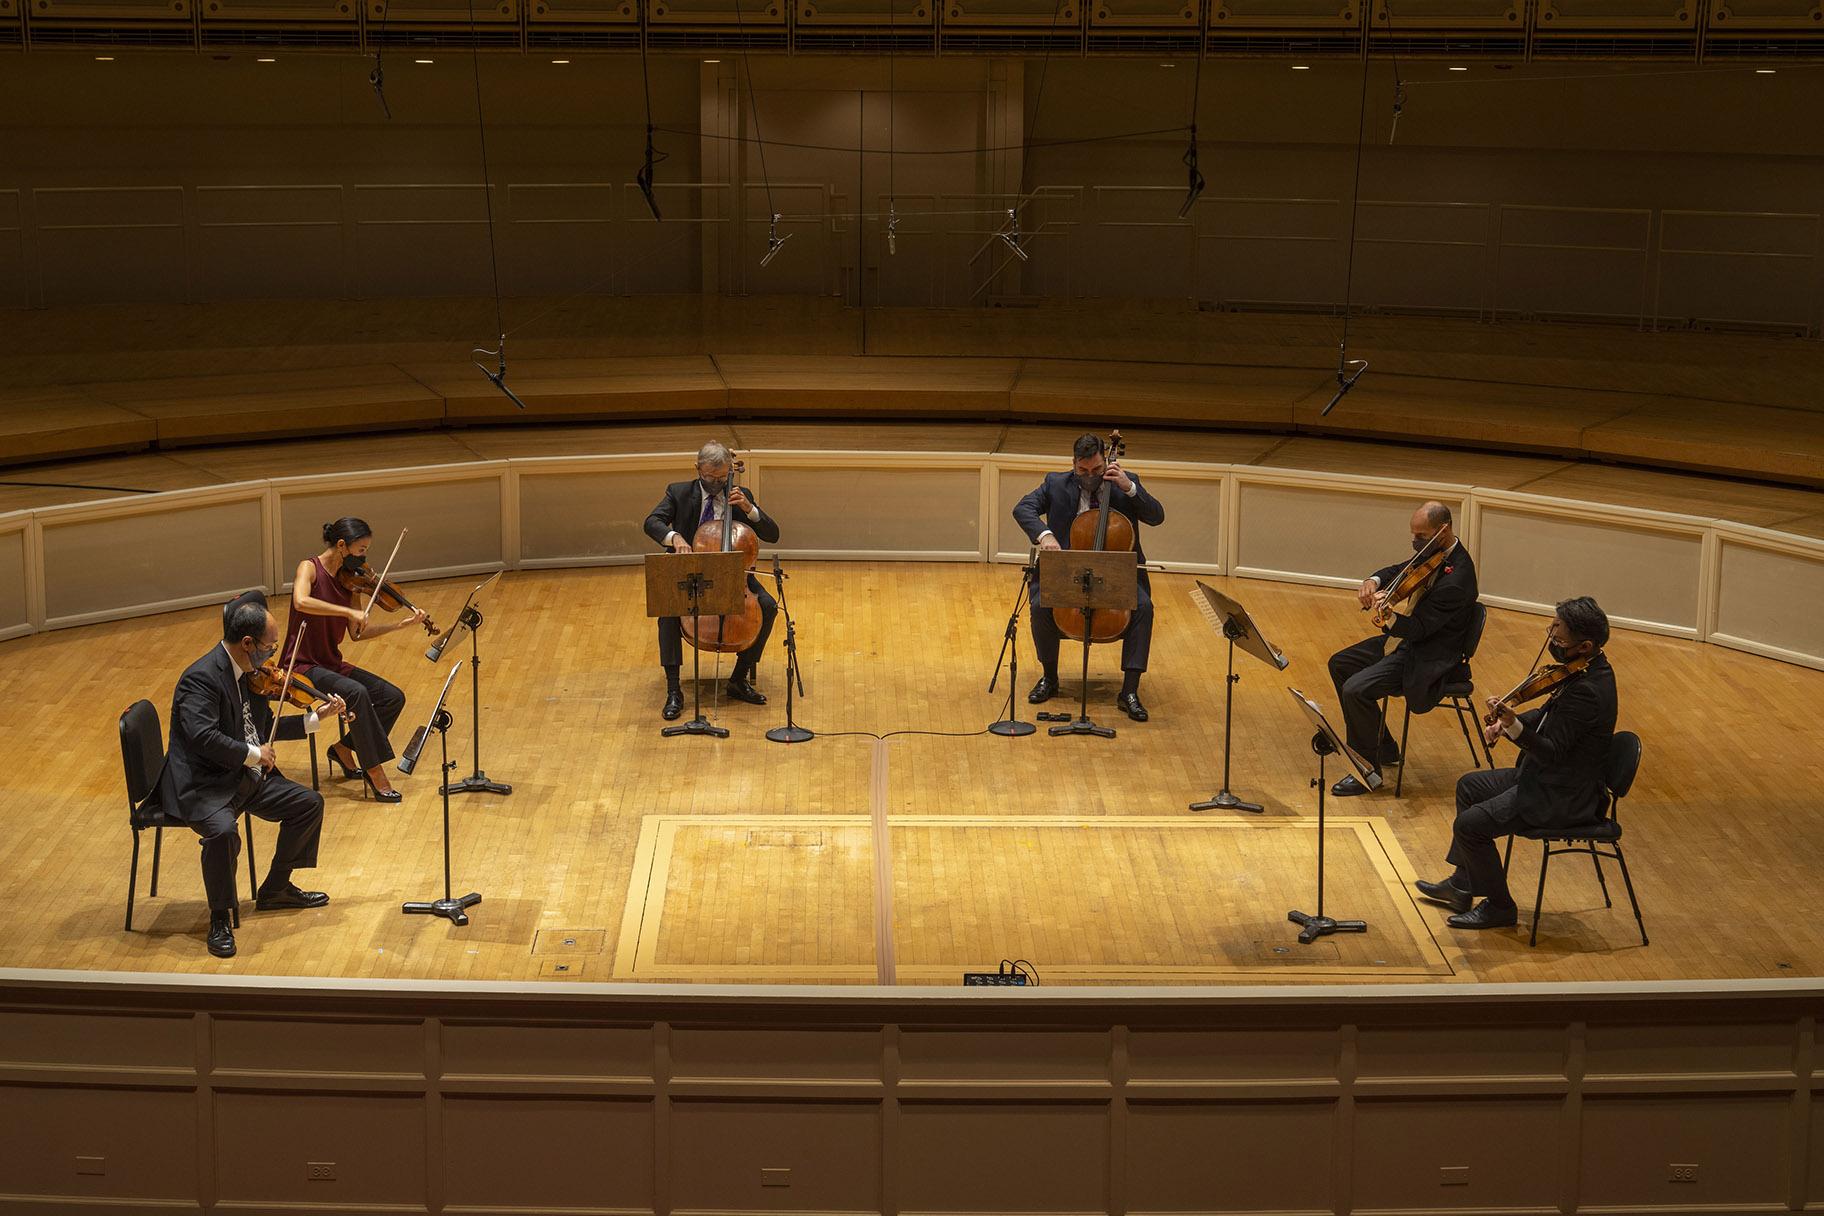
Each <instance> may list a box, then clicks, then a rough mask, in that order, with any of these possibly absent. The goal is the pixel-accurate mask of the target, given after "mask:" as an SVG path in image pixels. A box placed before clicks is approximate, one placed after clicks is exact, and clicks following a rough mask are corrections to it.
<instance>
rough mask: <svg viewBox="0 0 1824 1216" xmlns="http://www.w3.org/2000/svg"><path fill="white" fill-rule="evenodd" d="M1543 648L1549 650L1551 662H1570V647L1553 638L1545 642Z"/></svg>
mask: <svg viewBox="0 0 1824 1216" xmlns="http://www.w3.org/2000/svg"><path fill="white" fill-rule="evenodd" d="M1545 648H1546V650H1547V651H1549V652H1550V653H1551V656H1552V662H1554V663H1568V662H1570V659H1571V650H1572V647H1569V646H1566V645H1564V644H1562V643H1560V642H1559V641H1558V640H1557V639H1555V638H1554V639H1553V640H1552V641H1550V642H1547V643H1546V644H1545Z"/></svg>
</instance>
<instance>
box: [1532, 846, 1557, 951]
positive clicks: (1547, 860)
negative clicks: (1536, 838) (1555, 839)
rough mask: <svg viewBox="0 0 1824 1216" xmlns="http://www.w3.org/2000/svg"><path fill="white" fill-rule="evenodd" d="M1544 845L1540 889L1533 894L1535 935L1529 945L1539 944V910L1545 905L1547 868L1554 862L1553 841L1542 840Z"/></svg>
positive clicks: (1540, 855)
mask: <svg viewBox="0 0 1824 1216" xmlns="http://www.w3.org/2000/svg"><path fill="white" fill-rule="evenodd" d="M1541 844H1543V845H1544V847H1543V848H1542V849H1541V850H1540V852H1539V890H1538V891H1537V892H1536V893H1535V894H1534V895H1533V935H1532V936H1531V937H1529V938H1527V940H1526V944H1527V945H1529V946H1537V945H1538V944H1539V912H1540V910H1541V909H1543V908H1544V907H1545V870H1546V867H1547V866H1549V865H1551V864H1552V842H1551V841H1549V840H1546V841H1542V842H1541Z"/></svg>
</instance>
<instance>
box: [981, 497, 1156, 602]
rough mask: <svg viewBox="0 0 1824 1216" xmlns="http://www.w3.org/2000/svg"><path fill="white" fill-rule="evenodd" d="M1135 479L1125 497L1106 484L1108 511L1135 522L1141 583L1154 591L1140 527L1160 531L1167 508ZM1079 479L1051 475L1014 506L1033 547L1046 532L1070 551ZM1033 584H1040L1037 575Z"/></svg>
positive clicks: (1016, 515)
mask: <svg viewBox="0 0 1824 1216" xmlns="http://www.w3.org/2000/svg"><path fill="white" fill-rule="evenodd" d="M1128 477H1130V478H1132V479H1133V483H1134V492H1133V493H1132V494H1123V493H1122V492H1121V490H1120V488H1119V487H1118V486H1116V485H1114V484H1113V483H1107V482H1105V483H1104V484H1103V489H1104V492H1105V493H1107V494H1110V495H1112V497H1110V498H1109V500H1108V509H1109V510H1111V511H1119V512H1121V514H1123V515H1125V516H1127V517H1128V518H1129V519H1131V520H1133V521H1134V558H1135V560H1136V561H1138V562H1139V563H1140V570H1139V574H1138V581H1139V584H1140V586H1142V587H1144V588H1146V589H1147V591H1148V592H1151V591H1152V586H1153V585H1152V580H1150V579H1148V578H1147V577H1146V549H1145V548H1144V547H1143V546H1142V545H1141V544H1140V525H1141V524H1151V525H1152V526H1154V527H1158V526H1159V525H1160V524H1162V523H1164V522H1165V508H1164V507H1163V506H1162V505H1160V502H1159V500H1158V499H1157V498H1154V497H1153V496H1152V495H1151V494H1148V493H1147V492H1146V487H1145V486H1143V485H1141V484H1140V479H1139V478H1138V477H1135V476H1134V474H1133V473H1132V472H1131V471H1129V473H1128ZM1080 484H1081V483H1079V482H1078V481H1077V475H1076V474H1075V473H1074V472H1063V473H1047V474H1045V480H1044V481H1042V482H1040V483H1039V487H1038V489H1036V490H1034V491H1033V492H1032V493H1030V494H1028V495H1026V497H1024V498H1022V499H1020V501H1019V502H1017V503H1015V504H1014V508H1013V518H1014V520H1015V521H1016V522H1017V523H1018V524H1019V525H1020V528H1021V530H1023V531H1024V532H1025V533H1026V539H1027V540H1029V541H1031V542H1032V543H1033V544H1035V545H1036V544H1038V543H1039V534H1040V533H1041V532H1044V531H1045V530H1046V529H1050V530H1051V534H1052V535H1053V536H1054V537H1056V538H1057V541H1058V544H1059V545H1061V546H1062V547H1064V548H1066V549H1068V548H1070V525H1071V521H1072V520H1074V519H1076V517H1077V504H1078V501H1079V498H1080V495H1079V486H1080ZM1032 577H1033V581H1034V582H1035V583H1036V582H1037V581H1038V577H1039V576H1038V574H1037V572H1036V571H1035V572H1034V574H1033V576H1032Z"/></svg>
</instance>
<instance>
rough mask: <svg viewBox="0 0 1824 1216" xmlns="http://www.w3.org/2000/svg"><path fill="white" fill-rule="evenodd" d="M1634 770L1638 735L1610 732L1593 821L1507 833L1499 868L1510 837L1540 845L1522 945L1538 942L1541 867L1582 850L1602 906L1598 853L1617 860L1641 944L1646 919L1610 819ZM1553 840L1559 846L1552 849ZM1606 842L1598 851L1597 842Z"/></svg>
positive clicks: (1606, 901)
mask: <svg viewBox="0 0 1824 1216" xmlns="http://www.w3.org/2000/svg"><path fill="white" fill-rule="evenodd" d="M1639 771H1640V736H1639V735H1636V734H1635V733H1634V732H1633V731H1626V730H1621V731H1616V732H1615V737H1614V738H1613V739H1611V740H1610V741H1609V759H1608V763H1607V765H1606V766H1605V767H1604V769H1603V784H1604V785H1605V786H1606V787H1607V793H1608V807H1607V808H1606V810H1605V812H1604V814H1603V817H1602V818H1601V819H1599V820H1597V821H1596V822H1595V823H1591V824H1583V825H1580V826H1578V827H1573V828H1522V829H1521V830H1520V831H1518V832H1515V833H1514V835H1513V836H1509V837H1508V838H1507V851H1506V853H1504V854H1503V855H1502V858H1501V869H1502V872H1503V873H1505V872H1506V870H1507V866H1508V863H1509V862H1510V861H1512V860H1513V856H1514V836H1521V837H1525V838H1526V839H1527V840H1537V841H1538V842H1539V843H1540V844H1541V845H1542V846H1543V848H1544V851H1543V852H1542V853H1541V854H1540V856H1539V892H1538V894H1537V895H1535V896H1534V897H1533V933H1532V936H1531V937H1530V938H1528V939H1527V942H1526V944H1527V945H1529V946H1537V945H1538V944H1539V909H1540V908H1541V907H1543V906H1544V904H1545V871H1546V867H1547V866H1548V865H1550V864H1551V860H1552V857H1553V856H1554V855H1556V854H1558V853H1588V854H1589V855H1590V864H1591V865H1593V866H1595V867H1596V883H1597V885H1598V886H1600V887H1601V888H1602V906H1603V907H1605V908H1613V907H1614V906H1615V902H1614V901H1613V900H1612V899H1610V898H1609V882H1608V879H1606V878H1604V877H1603V873H1602V861H1601V859H1602V858H1604V857H1608V858H1611V859H1613V860H1615V861H1618V862H1620V863H1621V881H1622V883H1623V884H1624V885H1626V887H1627V889H1628V903H1630V904H1632V905H1633V907H1634V923H1635V924H1637V925H1639V926H1640V944H1641V945H1643V946H1644V945H1646V944H1647V922H1646V921H1644V920H1642V919H1641V916H1640V900H1638V899H1636V898H1635V897H1634V880H1633V879H1632V878H1630V877H1629V876H1628V859H1627V858H1626V857H1624V856H1622V853H1621V824H1620V823H1619V822H1618V821H1617V820H1616V818H1615V812H1616V809H1617V807H1619V806H1620V804H1621V800H1622V797H1623V796H1624V795H1626V794H1627V792H1628V790H1629V788H1631V787H1632V786H1633V784H1634V774H1635V773H1637V772H1639ZM1554 843H1557V844H1561V845H1563V847H1562V848H1553V847H1552V845H1553V844H1554ZM1600 845H1608V846H1609V851H1607V852H1604V851H1603V850H1602V849H1601V848H1599V847H1598V846H1600Z"/></svg>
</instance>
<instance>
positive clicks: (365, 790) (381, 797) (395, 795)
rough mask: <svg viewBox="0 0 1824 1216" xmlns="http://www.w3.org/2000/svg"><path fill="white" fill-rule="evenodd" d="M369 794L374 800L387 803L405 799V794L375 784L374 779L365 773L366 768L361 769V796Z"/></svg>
mask: <svg viewBox="0 0 1824 1216" xmlns="http://www.w3.org/2000/svg"><path fill="white" fill-rule="evenodd" d="M369 795H372V796H373V799H374V801H375V802H384V803H387V804H388V805H395V804H397V803H401V802H404V801H405V795H404V794H401V793H400V792H399V791H398V790H383V789H381V788H380V787H379V786H377V785H375V784H374V779H373V778H372V777H370V776H368V775H367V770H366V769H362V770H361V796H362V797H363V798H365V797H368V796H369Z"/></svg>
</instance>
